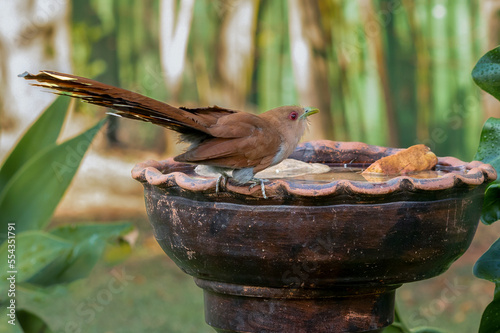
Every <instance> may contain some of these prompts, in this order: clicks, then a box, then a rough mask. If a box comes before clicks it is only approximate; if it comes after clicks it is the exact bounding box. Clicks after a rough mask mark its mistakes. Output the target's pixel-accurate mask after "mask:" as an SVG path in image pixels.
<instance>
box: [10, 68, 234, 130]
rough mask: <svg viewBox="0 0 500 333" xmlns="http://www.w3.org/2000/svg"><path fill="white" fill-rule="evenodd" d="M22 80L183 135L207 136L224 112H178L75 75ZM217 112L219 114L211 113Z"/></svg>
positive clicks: (54, 74)
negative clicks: (208, 129)
mask: <svg viewBox="0 0 500 333" xmlns="http://www.w3.org/2000/svg"><path fill="white" fill-rule="evenodd" d="M19 76H20V77H23V78H25V79H26V80H36V81H38V82H37V83H33V85H34V86H41V87H46V88H49V89H52V90H56V91H58V92H59V93H60V94H63V95H68V96H71V97H74V98H78V99H81V100H83V101H85V102H88V103H91V104H96V105H100V106H104V107H108V108H111V109H113V110H114V111H112V113H113V114H115V115H118V116H122V117H126V118H131V119H135V120H142V121H147V122H151V123H154V124H157V125H161V126H164V127H167V128H169V129H172V130H174V131H177V132H179V133H182V134H186V135H191V134H196V133H199V132H202V133H207V132H206V128H207V127H208V126H210V123H212V122H214V121H216V118H217V117H218V116H220V115H222V114H224V112H234V111H231V110H226V109H222V108H218V107H212V108H204V109H187V108H176V107H173V106H170V105H168V104H166V103H163V102H160V101H157V100H155V99H152V98H149V97H146V96H144V95H141V94H138V93H135V92H132V91H129V90H126V89H121V88H117V87H114V86H111V85H107V84H104V83H101V82H98V81H94V80H90V79H87V78H84V77H79V76H75V75H71V74H64V73H58V72H53V71H40V73H39V74H36V75H33V74H30V73H28V72H25V73H23V74H21V75H19ZM208 111H215V112H208Z"/></svg>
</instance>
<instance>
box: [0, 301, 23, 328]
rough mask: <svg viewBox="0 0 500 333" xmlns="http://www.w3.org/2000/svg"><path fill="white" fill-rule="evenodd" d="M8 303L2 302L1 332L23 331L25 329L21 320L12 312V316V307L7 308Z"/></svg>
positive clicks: (0, 314)
mask: <svg viewBox="0 0 500 333" xmlns="http://www.w3.org/2000/svg"><path fill="white" fill-rule="evenodd" d="M7 306H8V305H4V304H2V307H1V309H0V318H2V320H0V332H2V333H23V329H22V328H21V325H20V324H19V321H18V320H17V319H16V318H15V314H14V313H12V317H10V309H8V308H7Z"/></svg>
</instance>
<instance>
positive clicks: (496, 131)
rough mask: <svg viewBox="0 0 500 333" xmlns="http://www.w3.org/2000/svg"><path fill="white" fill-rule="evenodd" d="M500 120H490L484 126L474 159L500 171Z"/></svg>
mask: <svg viewBox="0 0 500 333" xmlns="http://www.w3.org/2000/svg"><path fill="white" fill-rule="evenodd" d="M499 152H500V119H498V118H489V119H488V120H487V121H486V123H485V124H484V126H483V130H482V131H481V137H480V141H479V147H478V148H477V153H476V156H474V159H475V160H477V161H481V162H484V163H488V164H491V165H492V166H493V167H494V168H495V169H497V170H498V169H500V154H499Z"/></svg>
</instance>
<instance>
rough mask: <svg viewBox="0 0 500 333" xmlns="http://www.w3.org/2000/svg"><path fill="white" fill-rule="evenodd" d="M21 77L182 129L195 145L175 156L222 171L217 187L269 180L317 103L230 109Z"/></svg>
mask: <svg viewBox="0 0 500 333" xmlns="http://www.w3.org/2000/svg"><path fill="white" fill-rule="evenodd" d="M19 76H20V77H23V78H25V79H27V80H36V81H38V83H33V85H35V86H42V87H47V88H50V89H54V90H57V91H59V92H61V93H62V94H67V95H69V96H71V97H75V98H79V99H81V100H83V101H85V102H88V103H92V104H96V105H100V106H104V107H108V108H111V109H113V111H112V113H110V114H113V115H116V116H121V117H125V118H130V119H135V120H142V121H147V122H151V123H153V124H157V125H161V126H163V127H166V128H168V129H171V130H174V131H176V132H178V133H180V141H184V142H187V143H189V144H190V146H189V148H188V149H187V151H186V152H185V153H183V154H180V155H178V156H176V157H174V160H175V161H177V162H187V163H194V164H204V165H207V166H209V168H210V169H212V171H215V172H216V173H219V174H220V176H219V178H218V179H217V182H216V192H218V191H219V186H220V183H221V182H222V179H224V181H225V182H227V178H228V172H229V171H232V176H231V177H232V178H233V179H234V180H235V181H236V182H238V183H240V184H245V183H249V182H252V183H253V185H252V187H253V186H255V185H256V184H257V181H260V185H261V189H262V194H263V196H264V197H266V194H265V189H264V181H263V180H262V179H256V178H254V175H255V174H256V173H257V172H259V171H261V170H264V169H266V168H268V167H270V166H273V165H275V164H278V163H280V162H281V161H283V160H284V159H286V158H287V157H288V156H289V155H290V154H291V153H292V152H293V151H294V149H295V147H296V146H297V144H298V143H299V140H300V138H301V137H302V135H303V134H304V131H305V129H306V127H307V117H308V116H310V115H312V114H315V113H317V112H319V110H318V109H316V108H310V107H306V108H302V107H298V106H282V107H278V108H275V109H272V110H269V111H267V112H265V113H262V114H260V115H255V114H250V113H247V112H242V111H236V110H231V109H225V108H221V107H218V106H212V107H205V108H195V109H191V108H185V107H179V108H176V107H173V106H170V105H168V104H166V103H162V102H160V101H157V100H154V99H152V98H149V97H146V96H143V95H140V94H138V93H134V92H132V91H129V90H125V89H121V88H117V87H113V86H110V85H107V84H104V83H100V82H97V81H94V80H90V79H87V78H83V77H79V76H75V75H70V74H63V73H58V72H53V71H41V72H40V73H39V74H37V75H33V74H30V73H28V72H25V73H23V74H21V75H19Z"/></svg>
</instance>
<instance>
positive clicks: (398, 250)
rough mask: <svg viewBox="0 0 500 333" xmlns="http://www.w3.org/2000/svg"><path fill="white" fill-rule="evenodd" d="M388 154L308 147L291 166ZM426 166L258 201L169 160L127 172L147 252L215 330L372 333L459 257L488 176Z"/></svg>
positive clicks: (450, 165)
mask: <svg viewBox="0 0 500 333" xmlns="http://www.w3.org/2000/svg"><path fill="white" fill-rule="evenodd" d="M396 151H398V149H393V148H384V147H377V146H370V145H366V144H363V143H347V142H346V143H342V142H331V141H315V142H307V143H304V144H301V145H299V147H298V148H297V149H296V150H295V152H294V153H293V155H292V156H291V158H295V159H298V160H302V161H305V162H316V163H322V164H329V165H331V164H336V165H340V166H343V165H344V164H345V165H346V166H351V165H367V164H368V163H371V162H373V161H375V160H377V159H379V158H381V157H383V156H387V155H390V154H393V153H395V152H396ZM438 165H439V166H441V167H443V168H445V169H447V170H448V171H447V172H446V173H444V174H441V175H439V177H431V178H414V177H411V176H399V177H396V178H393V179H389V180H385V181H381V182H373V181H358V180H348V179H333V180H332V179H331V180H327V181H325V180H324V179H323V180H322V181H314V180H312V181H307V180H306V181H304V180H300V181H299V180H295V179H294V178H284V179H270V180H269V182H267V183H266V193H267V195H268V197H269V198H268V199H264V198H262V193H261V190H260V187H259V186H255V187H253V188H251V189H249V187H248V186H241V185H236V184H233V183H231V181H230V182H229V183H228V185H227V189H226V190H223V191H222V192H220V193H219V194H216V193H215V179H214V178H207V177H200V176H198V175H196V174H195V173H194V166H192V165H188V164H182V163H176V162H174V161H173V160H172V159H168V160H166V161H162V162H155V161H148V162H146V163H140V164H138V165H136V167H135V168H134V170H133V172H132V175H133V177H134V178H135V179H136V180H138V181H140V182H141V183H142V184H143V186H144V192H145V200H146V208H147V212H148V215H149V219H150V222H151V224H152V226H153V230H154V235H155V237H156V239H157V241H158V243H159V244H160V245H161V247H162V248H163V250H164V251H165V252H166V253H167V254H168V256H169V257H170V258H171V259H172V260H173V261H174V262H175V263H176V264H177V265H178V266H179V267H180V268H181V269H182V270H183V271H184V272H186V273H187V274H189V275H192V276H193V277H194V279H195V282H196V284H197V285H198V286H199V287H201V288H202V289H203V290H204V297H205V320H206V322H207V323H208V324H209V325H211V326H212V327H213V328H214V329H215V330H216V331H217V332H366V331H368V332H371V331H373V332H379V331H381V330H382V329H383V328H384V327H385V326H387V325H389V324H390V323H391V322H392V321H393V316H394V297H395V291H396V289H397V288H398V287H400V286H401V285H402V284H403V283H407V282H412V281H418V280H422V279H427V278H431V277H434V276H436V275H439V274H441V273H443V272H444V271H446V270H447V269H448V267H449V266H450V265H451V264H452V263H453V262H454V261H455V260H456V259H458V258H459V257H460V256H461V255H462V254H463V253H464V252H465V251H466V250H467V248H468V247H469V245H470V243H471V241H472V238H473V236H474V233H475V231H476V227H477V224H478V221H479V215H480V210H481V205H482V200H483V194H484V191H485V188H486V185H487V183H488V182H490V181H492V180H494V179H495V178H496V172H495V170H494V169H493V168H492V167H491V166H489V165H486V164H483V163H480V162H477V161H476V162H471V163H465V162H462V161H460V160H458V159H455V158H452V157H446V158H439V163H438ZM167 288H168V287H167Z"/></svg>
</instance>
